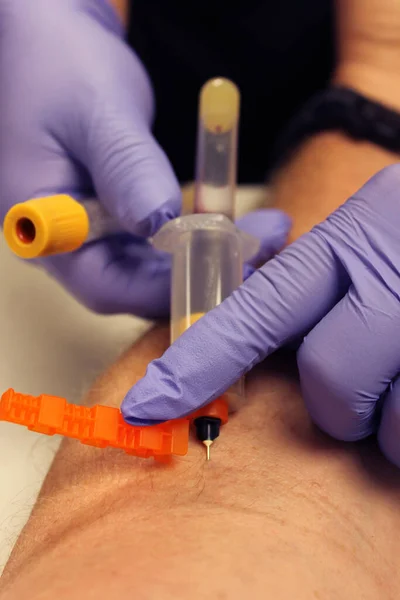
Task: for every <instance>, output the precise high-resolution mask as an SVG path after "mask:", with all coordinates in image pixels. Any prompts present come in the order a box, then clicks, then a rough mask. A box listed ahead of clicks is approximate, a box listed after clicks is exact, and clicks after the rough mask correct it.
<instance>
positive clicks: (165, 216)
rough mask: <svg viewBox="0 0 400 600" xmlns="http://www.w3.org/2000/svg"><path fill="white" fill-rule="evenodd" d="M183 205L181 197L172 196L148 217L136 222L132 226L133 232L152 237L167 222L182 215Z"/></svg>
mask: <svg viewBox="0 0 400 600" xmlns="http://www.w3.org/2000/svg"><path fill="white" fill-rule="evenodd" d="M181 207H182V202H181V199H180V197H176V198H170V199H169V200H167V201H166V202H164V203H163V204H162V205H161V206H159V207H158V208H157V209H156V210H154V211H153V212H151V213H150V214H149V215H148V216H147V217H145V218H144V219H142V220H141V221H139V222H138V223H135V224H134V225H133V226H132V228H131V230H132V233H135V234H136V235H139V236H142V237H151V236H152V235H154V234H155V233H156V232H157V231H158V230H159V229H160V228H161V227H162V226H163V225H164V224H165V223H167V222H168V221H171V220H172V219H176V218H177V217H178V216H179V215H180V212H181Z"/></svg>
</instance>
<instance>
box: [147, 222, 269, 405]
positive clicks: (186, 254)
mask: <svg viewBox="0 0 400 600" xmlns="http://www.w3.org/2000/svg"><path fill="white" fill-rule="evenodd" d="M153 244H154V246H155V247H156V248H157V249H159V250H162V251H164V252H169V253H171V254H172V255H173V260H172V288H171V343H172V342H174V341H175V340H176V339H177V338H178V337H179V336H180V335H181V334H182V333H183V332H184V331H186V329H188V328H189V327H190V326H191V325H192V324H193V323H194V322H195V321H197V320H198V319H199V318H200V317H202V316H203V315H204V314H205V313H207V312H208V311H210V310H212V309H213V308H215V307H216V306H217V305H218V304H220V303H221V302H222V301H223V300H224V299H225V298H227V297H228V296H229V295H230V294H231V293H232V292H233V291H234V290H236V289H237V288H238V287H239V286H240V285H241V283H242V281H243V262H244V261H246V260H248V259H249V258H251V257H252V256H254V255H255V253H256V252H257V250H258V247H259V241H258V240H257V239H255V238H253V237H252V236H250V235H248V234H246V233H244V232H242V231H240V230H239V229H238V228H237V227H236V226H235V225H234V224H233V223H232V221H230V219H228V218H227V217H225V216H224V215H213V214H208V215H200V214H196V215H190V216H186V217H181V218H178V219H175V220H173V221H170V222H169V223H166V224H165V225H164V226H163V227H162V228H161V230H160V231H159V232H158V233H157V234H156V235H155V236H154V238H153ZM243 396H244V390H243V379H242V380H240V381H239V382H238V383H237V384H235V385H234V386H232V387H231V388H230V389H229V390H228V391H227V392H226V397H227V399H228V404H229V408H230V409H231V410H236V408H237V407H238V406H239V405H240V404H241V402H242V398H243Z"/></svg>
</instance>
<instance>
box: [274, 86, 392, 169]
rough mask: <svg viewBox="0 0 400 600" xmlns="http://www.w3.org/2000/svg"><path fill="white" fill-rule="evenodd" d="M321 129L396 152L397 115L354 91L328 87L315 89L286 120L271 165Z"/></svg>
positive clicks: (280, 161)
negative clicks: (308, 98) (287, 121)
mask: <svg viewBox="0 0 400 600" xmlns="http://www.w3.org/2000/svg"><path fill="white" fill-rule="evenodd" d="M321 131H344V132H345V133H346V134H347V135H348V136H350V137H351V138H353V139H354V140H363V141H368V142H372V143H374V144H376V145H377V146H380V147H381V148H385V149H386V150H389V151H391V152H396V153H398V152H399V151H400V114H399V113H398V112H397V111H395V110H392V109H391V108H388V107H387V106H383V105H382V104H380V103H379V102H375V101H374V100H371V99H369V98H366V97H365V96H362V95H361V94H359V93H358V92H356V91H355V90H352V89H349V88H345V87H341V86H331V87H328V88H327V89H325V90H323V91H321V92H318V93H317V94H316V95H315V96H313V97H312V98H311V99H310V100H309V101H308V102H307V103H306V105H305V106H304V107H303V108H302V109H301V110H300V111H299V112H298V113H297V114H296V116H295V117H294V118H293V120H292V121H290V122H289V125H288V126H287V129H286V130H285V131H284V133H283V134H282V136H281V137H280V138H279V141H278V144H277V147H276V151H275V154H276V158H277V162H276V164H274V168H278V167H279V166H280V163H284V162H285V161H286V160H288V159H289V158H290V155H291V154H292V152H294V151H295V150H296V148H297V147H298V146H299V145H300V144H301V143H302V142H303V141H304V140H305V139H307V138H308V137H309V136H311V135H315V134H316V133H318V132H321Z"/></svg>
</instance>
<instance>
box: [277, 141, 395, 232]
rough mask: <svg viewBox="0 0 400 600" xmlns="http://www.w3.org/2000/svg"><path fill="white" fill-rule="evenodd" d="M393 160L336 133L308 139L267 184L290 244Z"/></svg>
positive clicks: (381, 150) (370, 147)
mask: <svg viewBox="0 0 400 600" xmlns="http://www.w3.org/2000/svg"><path fill="white" fill-rule="evenodd" d="M399 160H400V158H399V156H398V155H396V154H392V153H391V152H387V151H386V150H384V149H382V148H380V147H378V146H375V145H373V144H370V143H367V142H355V141H353V140H351V139H350V138H348V137H346V136H345V135H344V134H341V133H336V132H335V133H321V134H320V135H318V136H315V137H313V138H310V139H309V140H308V141H307V142H305V143H304V144H303V145H302V146H301V147H300V148H299V149H298V151H297V152H296V153H295V155H294V156H293V158H292V160H291V161H290V162H289V163H288V164H287V165H285V166H284V167H283V168H282V169H281V170H280V172H279V173H277V174H276V175H275V178H274V181H273V183H272V191H273V197H274V204H275V205H276V206H277V207H279V208H281V209H282V210H284V211H286V212H287V213H288V214H289V215H290V216H291V217H292V219H293V228H292V231H291V234H290V241H293V240H295V239H296V238H298V237H299V236H300V235H302V234H303V233H306V232H307V231H309V230H310V229H311V228H312V227H313V226H314V225H316V224H317V223H319V222H320V221H323V220H324V219H325V218H326V217H327V216H328V215H329V214H330V213H331V212H333V211H334V210H335V209H336V208H337V207H338V206H340V205H341V204H343V202H345V201H346V200H347V198H349V197H350V196H351V195H352V194H353V193H354V192H356V191H357V190H358V189H359V188H360V187H361V186H362V185H363V184H364V183H365V182H366V181H367V180H368V179H369V178H370V177H372V175H374V174H375V173H376V172H377V171H379V170H381V169H383V168H384V167H386V166H388V165H390V164H393V163H396V162H398V161H399Z"/></svg>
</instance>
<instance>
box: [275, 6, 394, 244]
mask: <svg viewBox="0 0 400 600" xmlns="http://www.w3.org/2000/svg"><path fill="white" fill-rule="evenodd" d="M335 9H336V54H337V64H336V68H335V70H334V72H333V74H332V83H333V84H338V85H342V86H345V87H349V88H351V89H354V90H356V91H357V92H359V93H361V94H363V95H364V96H365V97H367V98H370V99H371V100H374V101H376V102H379V103H381V104H383V105H384V106H387V107H389V108H391V109H394V110H396V111H397V112H400V3H399V2H397V0H336V2H335ZM399 160H400V155H399V154H396V153H393V152H389V151H387V150H385V149H384V148H381V147H379V146H376V145H374V144H371V143H369V142H368V141H355V140H353V139H351V138H349V137H348V136H347V135H346V134H345V132H340V131H333V132H321V133H320V134H318V135H315V136H312V137H310V138H309V139H308V140H306V141H305V142H304V143H303V144H301V145H300V147H299V148H297V149H296V151H295V152H294V153H293V156H292V157H291V158H290V160H289V161H288V162H287V164H285V165H284V166H283V168H281V169H280V170H279V172H276V173H275V174H274V175H273V177H272V178H271V182H270V183H271V187H272V195H273V198H274V205H275V206H276V207H277V208H280V209H281V210H283V211H285V212H287V214H289V215H290V217H291V218H292V220H293V228H292V231H291V233H290V236H289V242H291V241H294V240H295V239H297V238H298V237H299V236H301V235H302V234H303V233H306V232H307V231H309V230H310V229H311V228H312V227H313V226H314V225H316V224H317V223H319V222H321V221H323V220H324V219H325V218H326V217H327V216H328V215H329V214H331V213H332V212H333V211H334V210H336V208H338V206H340V205H341V204H343V202H345V201H346V200H347V198H349V197H350V196H351V195H352V194H354V193H355V192H356V191H357V190H358V189H359V188H360V187H361V186H362V185H364V183H365V182H366V181H367V180H368V179H370V178H371V177H372V176H373V175H374V174H375V173H377V172H378V171H380V170H381V169H383V168H384V167H386V166H389V165H391V164H394V163H397V162H399Z"/></svg>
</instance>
